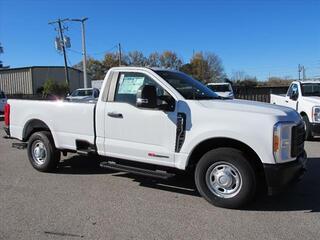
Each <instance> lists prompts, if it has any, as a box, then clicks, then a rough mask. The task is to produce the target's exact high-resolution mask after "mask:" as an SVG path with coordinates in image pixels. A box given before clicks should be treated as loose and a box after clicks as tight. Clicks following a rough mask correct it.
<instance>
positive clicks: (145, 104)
mask: <svg viewBox="0 0 320 240" xmlns="http://www.w3.org/2000/svg"><path fill="white" fill-rule="evenodd" d="M136 106H137V107H141V108H156V107H157V90H156V87H155V86H152V85H142V86H141V87H140V88H139V89H138V92H137V99H136Z"/></svg>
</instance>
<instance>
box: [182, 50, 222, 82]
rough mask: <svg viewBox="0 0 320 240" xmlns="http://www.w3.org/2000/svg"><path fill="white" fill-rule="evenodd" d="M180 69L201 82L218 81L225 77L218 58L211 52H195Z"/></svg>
mask: <svg viewBox="0 0 320 240" xmlns="http://www.w3.org/2000/svg"><path fill="white" fill-rule="evenodd" d="M180 70H181V71H183V72H185V73H187V74H189V75H192V76H193V77H194V78H195V79H198V80H199V81H202V82H203V83H208V82H219V81H223V80H224V79H225V78H226V75H225V73H224V69H223V65H222V62H221V60H220V58H219V57H218V56H217V55H216V54H214V53H211V52H206V53H203V52H197V53H195V54H194V55H193V57H192V58H191V60H190V63H187V64H184V65H183V66H182V67H181V68H180Z"/></svg>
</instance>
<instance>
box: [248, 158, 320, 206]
mask: <svg viewBox="0 0 320 240" xmlns="http://www.w3.org/2000/svg"><path fill="white" fill-rule="evenodd" d="M307 169H308V170H307V172H306V173H305V176H304V177H303V179H302V181H301V182H299V183H297V184H296V185H293V186H291V187H290V188H288V189H287V190H286V191H284V192H283V193H281V194H279V195H277V196H273V197H260V199H258V200H257V201H255V202H254V203H253V204H251V205H250V207H248V208H247V210H259V211H299V210H300V211H303V210H304V211H308V212H320V177H319V174H320V158H308V165H307Z"/></svg>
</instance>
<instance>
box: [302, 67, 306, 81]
mask: <svg viewBox="0 0 320 240" xmlns="http://www.w3.org/2000/svg"><path fill="white" fill-rule="evenodd" d="M302 79H303V80H306V68H305V67H304V66H302Z"/></svg>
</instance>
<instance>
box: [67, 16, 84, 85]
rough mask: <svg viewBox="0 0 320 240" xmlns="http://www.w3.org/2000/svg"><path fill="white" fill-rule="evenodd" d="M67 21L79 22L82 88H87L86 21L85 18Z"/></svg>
mask: <svg viewBox="0 0 320 240" xmlns="http://www.w3.org/2000/svg"><path fill="white" fill-rule="evenodd" d="M68 20H69V21H74V22H81V35H82V64H83V86H84V88H87V87H88V78H87V50H86V33H85V25H84V22H85V21H87V20H88V18H87V17H84V18H82V19H68Z"/></svg>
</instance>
